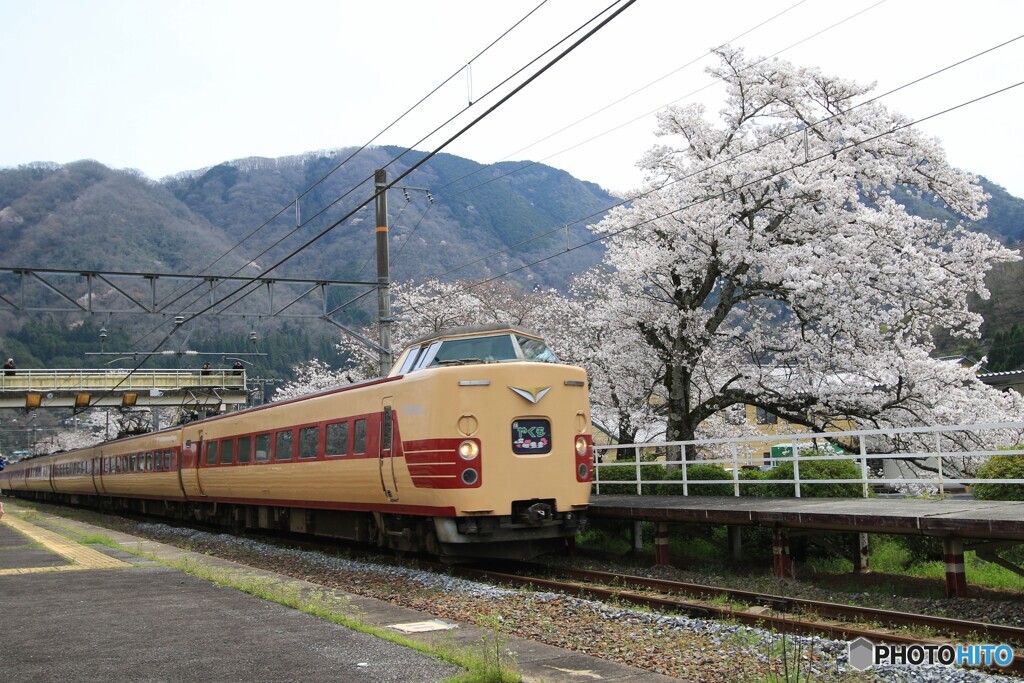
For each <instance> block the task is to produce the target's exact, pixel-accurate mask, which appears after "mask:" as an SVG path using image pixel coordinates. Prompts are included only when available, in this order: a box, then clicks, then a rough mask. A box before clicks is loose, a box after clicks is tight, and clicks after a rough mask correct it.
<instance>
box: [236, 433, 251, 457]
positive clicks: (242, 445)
mask: <svg viewBox="0 0 1024 683" xmlns="http://www.w3.org/2000/svg"><path fill="white" fill-rule="evenodd" d="M250 460H252V437H251V436H240V437H238V462H239V463H243V462H249V461H250Z"/></svg>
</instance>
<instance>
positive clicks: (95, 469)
mask: <svg viewBox="0 0 1024 683" xmlns="http://www.w3.org/2000/svg"><path fill="white" fill-rule="evenodd" d="M92 487H93V489H95V490H96V493H98V494H102V493H106V492H107V487H106V485H105V484H104V483H103V451H100V454H99V456H98V457H95V458H93V459H92Z"/></svg>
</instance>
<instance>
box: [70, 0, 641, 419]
mask: <svg viewBox="0 0 1024 683" xmlns="http://www.w3.org/2000/svg"><path fill="white" fill-rule="evenodd" d="M619 2H620V0H616V1H615V2H613V3H612V4H611V5H609V6H608V7H607V8H606V9H605V10H603V11H602V12H600V13H598V14H597V15H595V16H594V18H592V19H591V20H590V21H588V22H586V23H585V24H583V27H586V26H587V25H588V24H590V23H593V22H594V21H596V20H597V19H598V18H599V17H600V16H601V15H602V14H604V13H606V12H609V11H611V14H610V15H609V16H607V17H605V18H604V19H601V20H600V21H599V22H598V23H597V25H596V26H594V27H593V28H591V29H590V30H588V31H587V32H586V33H584V34H583V35H582V36H580V37H579V38H577V39H576V40H575V41H574V42H572V43H571V44H570V45H569V46H568V47H566V48H564V49H563V50H562V51H561V52H560V53H558V54H557V55H556V56H555V57H553V58H552V59H550V60H549V61H548V62H547V63H546V64H545V65H544V66H542V67H541V68H540V69H539V70H537V71H536V72H535V73H533V74H531V75H530V76H528V77H527V78H526V79H525V80H524V81H523V82H522V83H520V84H519V85H517V86H516V87H514V88H513V89H512V90H511V91H510V92H508V93H507V94H505V95H504V96H502V97H501V98H500V99H499V100H498V101H497V102H496V103H495V104H493V105H491V106H490V107H489V108H488V109H487V110H486V111H484V112H483V113H482V114H480V115H479V116H477V117H476V118H475V119H473V120H472V121H470V122H469V123H468V124H466V125H465V126H463V127H462V128H461V129H459V130H458V131H457V132H456V133H454V134H453V135H452V136H450V137H449V138H448V139H447V140H445V141H444V142H443V143H442V144H441V145H439V146H438V147H436V148H435V149H434V150H433V151H432V152H430V153H428V154H426V155H425V156H424V157H423V158H422V159H420V160H419V161H418V162H416V163H415V164H413V165H412V166H410V167H409V168H408V169H406V170H405V171H404V172H402V173H401V174H399V175H398V176H397V177H396V178H395V179H393V180H392V181H390V182H389V183H388V184H387V185H385V186H383V187H381V188H379V189H378V190H377V191H376V192H375V193H374V194H373V196H371V197H369V198H368V199H366V200H365V201H364V202H363V203H361V204H360V205H359V206H357V207H356V208H355V209H353V210H351V211H350V212H348V213H347V214H346V215H345V216H343V217H342V218H340V219H338V220H337V221H335V222H334V223H332V224H331V225H329V226H328V227H327V228H325V229H324V230H322V231H321V232H320V233H318V234H317V235H315V236H314V237H313V238H312V239H310V240H308V241H306V242H305V243H304V244H303V245H302V246H300V247H299V248H298V249H295V250H293V251H292V252H291V253H290V254H288V255H287V256H285V257H284V258H282V259H280V260H279V261H278V262H277V263H275V264H274V265H272V266H270V267H269V268H266V269H265V271H264V272H265V273H270V272H272V271H273V270H275V269H276V268H278V267H279V266H281V265H282V264H284V263H286V262H287V261H288V260H290V259H291V258H293V257H294V256H295V255H297V254H299V253H300V252H302V251H303V250H305V249H307V248H309V247H310V246H312V245H313V244H314V243H316V242H317V241H318V240H320V239H321V238H323V237H324V236H325V235H327V234H328V233H329V232H330V231H331V230H333V229H334V228H335V227H337V226H338V225H340V224H341V223H343V222H344V221H346V220H348V219H349V218H350V217H351V216H353V215H354V214H355V213H356V212H357V211H359V210H361V209H362V208H364V207H365V206H367V205H368V204H370V203H371V202H373V201H375V200H376V198H377V196H378V195H379V194H381V193H383V192H387V191H388V190H389V189H391V188H392V187H394V185H396V184H397V183H398V182H400V181H401V180H403V179H404V178H405V177H406V176H408V175H409V174H411V173H413V172H414V171H415V170H416V169H418V168H419V167H420V166H422V165H423V164H425V163H426V162H427V161H429V160H430V159H431V158H433V157H434V156H436V155H437V154H439V153H440V152H441V151H442V150H444V149H445V148H446V147H447V146H448V145H450V144H451V143H452V142H454V141H455V140H456V139H458V138H459V137H461V136H462V135H464V134H465V133H466V132H467V131H468V130H470V129H471V128H473V127H474V126H476V125H477V124H478V123H479V122H480V121H482V120H483V119H484V118H486V117H487V116H489V115H490V114H491V113H493V112H494V111H495V110H496V109H498V108H499V107H500V106H501V105H503V104H504V103H505V102H507V101H508V100H510V99H511V98H512V97H514V96H515V95H517V94H518V93H519V92H521V91H522V90H523V89H524V88H526V87H527V86H528V85H530V84H531V83H532V82H533V81H535V80H536V79H537V78H539V77H540V76H541V75H543V74H544V73H545V72H547V70H548V69H550V68H551V67H553V66H554V65H555V64H557V63H558V62H560V61H561V60H562V59H564V58H565V57H566V56H567V55H569V54H570V53H572V52H573V51H574V50H576V49H577V48H578V47H579V46H580V45H582V44H583V43H584V42H586V41H587V40H588V39H589V38H590V37H592V36H593V35H594V34H595V33H597V32H598V31H600V30H601V29H602V28H604V27H605V26H607V25H608V24H609V23H610V22H611V21H612V20H614V19H615V18H616V17H618V16H619V15H620V14H622V12H624V11H625V10H626V9H627V8H629V7H630V6H631V5H632V4H633V3H635V2H636V0H625V2H623V3H622V4H621V6H620V7H618V8H617V9H614V10H613V11H612V8H613V7H615V5H617V4H619ZM580 30H581V29H577V30H576V31H574V32H573V33H572V34H570V36H571V35H575V34H576V33H578V32H579V31H580ZM565 40H566V39H565V38H564V39H562V41H559V44H560V43H562V42H565ZM556 45H557V44H556ZM552 49H553V48H549V49H548V50H547V51H545V53H543V54H547V53H548V52H551V50H552ZM536 61H537V59H534V60H532V61H531V62H530V63H529V64H533V63H534V62H536ZM525 68H526V67H524V69H525ZM521 71H523V69H520V71H519V72H521ZM519 72H517V73H519ZM506 80H507V79H506ZM491 92H493V90H492V91H491ZM399 158H401V155H400V156H399ZM392 163H393V161H392ZM389 165H390V164H389ZM247 287H248V285H245V284H243V285H241V286H239V287H238V288H237V289H235V290H234V291H232V292H230V293H228V294H227V295H225V296H222V297H221V298H220V299H219V300H218V301H215V302H212V303H211V304H209V305H208V306H206V307H205V308H203V309H202V310H200V311H198V312H196V313H193V314H191V315H189V316H188V317H186V318H185V319H184V320H183V321H182V322H183V323H185V322H189V321H191V320H194V319H195V318H197V317H199V316H200V315H202V314H204V313H206V312H208V311H209V310H211V309H213V308H215V307H216V306H217V305H219V304H220V303H222V302H224V301H227V300H229V299H231V298H232V297H234V296H235V295H236V294H239V293H240V292H242V291H243V290H244V289H246V288H247ZM171 334H173V330H172V331H171V332H169V333H167V334H166V335H165V336H164V338H163V339H162V340H161V341H160V342H159V343H158V344H157V345H156V347H155V348H156V349H159V348H160V346H162V345H163V344H164V343H165V342H166V341H167V340H168V339H169V338H170V336H171ZM139 367H141V363H140V364H139V365H138V366H136V367H135V368H134V369H133V370H132V371H131V372H129V373H128V375H126V379H127V377H128V376H131V374H133V373H134V372H135V371H137V370H138V369H139ZM115 389H116V387H115ZM90 407H91V406H90Z"/></svg>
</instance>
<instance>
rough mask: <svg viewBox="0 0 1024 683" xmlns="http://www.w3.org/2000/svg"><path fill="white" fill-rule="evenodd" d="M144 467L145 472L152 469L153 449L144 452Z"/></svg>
mask: <svg viewBox="0 0 1024 683" xmlns="http://www.w3.org/2000/svg"><path fill="white" fill-rule="evenodd" d="M145 469H146V471H147V472H152V471H153V451H149V452H148V453H146V468H145Z"/></svg>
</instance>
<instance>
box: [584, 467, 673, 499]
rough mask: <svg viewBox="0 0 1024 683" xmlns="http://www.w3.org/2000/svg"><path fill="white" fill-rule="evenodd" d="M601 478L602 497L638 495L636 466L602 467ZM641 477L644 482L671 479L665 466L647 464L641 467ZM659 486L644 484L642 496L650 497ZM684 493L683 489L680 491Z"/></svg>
mask: <svg viewBox="0 0 1024 683" xmlns="http://www.w3.org/2000/svg"><path fill="white" fill-rule="evenodd" d="M599 471H600V476H601V495H603V496H604V495H608V496H635V495H636V484H635V483H634V482H635V481H636V465H634V464H632V463H631V464H629V465H626V466H623V467H602V468H600V470H599ZM640 475H641V477H642V479H643V481H659V480H662V479H670V478H671V477H670V475H669V473H668V472H666V470H665V466H664V465H658V464H652V463H646V464H641V465H640ZM616 481H621V482H629V483H628V484H627V483H623V484H614V483H609V482H616ZM657 489H658V485H657V484H644V486H643V488H642V492H641V495H645V496H650V495H654V494H655V493H656V492H657ZM680 491H682V489H680Z"/></svg>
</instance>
